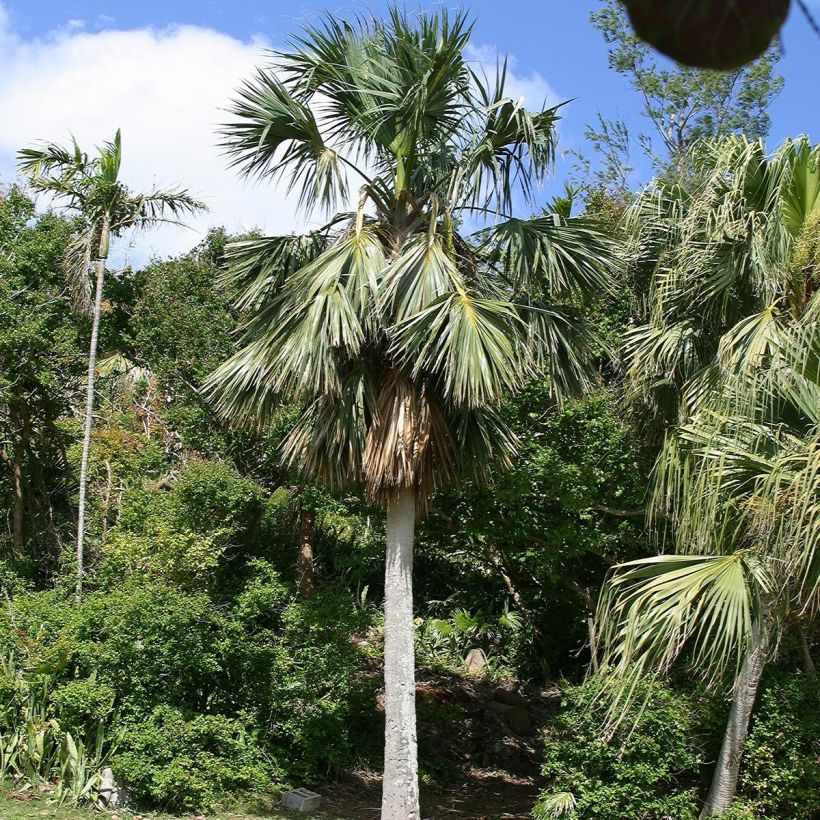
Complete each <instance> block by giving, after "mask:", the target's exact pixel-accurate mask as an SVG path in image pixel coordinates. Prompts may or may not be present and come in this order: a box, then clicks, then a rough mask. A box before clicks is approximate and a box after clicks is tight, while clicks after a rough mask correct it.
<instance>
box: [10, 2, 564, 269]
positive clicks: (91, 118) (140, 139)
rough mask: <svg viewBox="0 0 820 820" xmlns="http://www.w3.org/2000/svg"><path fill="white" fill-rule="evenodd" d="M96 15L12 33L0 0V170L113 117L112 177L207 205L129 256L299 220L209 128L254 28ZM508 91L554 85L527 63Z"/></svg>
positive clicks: (516, 93) (247, 54)
mask: <svg viewBox="0 0 820 820" xmlns="http://www.w3.org/2000/svg"><path fill="white" fill-rule="evenodd" d="M113 22H114V21H113V20H108V19H105V20H103V19H102V18H98V19H97V20H96V21H95V23H94V25H93V26H92V27H91V30H90V29H89V28H88V27H85V25H84V23H83V22H82V21H79V20H72V21H69V22H68V23H67V24H64V25H63V26H62V27H61V28H59V29H57V30H55V31H53V32H52V33H50V34H49V35H48V36H45V37H41V38H39V39H35V40H23V39H22V38H20V37H19V36H18V35H16V34H15V32H14V31H13V30H12V28H11V26H10V23H9V17H8V15H7V14H6V12H5V10H4V8H3V5H2V0H0V182H3V181H5V182H6V183H8V182H10V181H12V180H13V179H14V163H15V160H14V157H15V154H16V152H17V150H18V149H19V148H20V147H22V146H25V145H28V144H31V143H33V142H36V141H38V140H42V139H49V140H54V141H57V142H66V141H67V140H68V139H69V136H70V134H74V135H75V136H76V137H77V140H78V141H79V143H80V144H81V145H82V146H84V147H87V148H89V149H90V148H91V147H92V146H94V145H98V144H100V143H101V142H103V141H105V140H109V139H111V137H112V136H113V134H114V131H115V130H116V129H117V128H122V133H123V154H124V163H123V171H122V176H123V179H124V180H125V181H126V182H127V184H129V185H130V186H131V187H133V188H134V189H135V190H145V189H148V188H151V187H152V186H154V185H157V186H162V187H168V186H174V185H182V186H185V187H188V188H189V189H191V190H192V192H193V193H194V194H195V195H196V196H198V197H199V198H201V199H202V200H204V201H205V202H206V203H207V204H208V206H209V208H210V211H209V212H208V213H207V214H206V215H203V216H199V217H196V218H194V219H192V220H191V221H190V224H191V227H192V228H194V229H195V230H194V231H191V230H183V229H179V228H174V227H163V228H161V229H159V230H157V231H152V232H149V233H147V234H142V235H141V236H140V237H139V239H138V240H137V241H136V243H135V244H134V246H133V247H128V245H127V243H121V246H120V249H119V252H120V255H121V256H123V257H124V258H125V259H129V260H130V261H132V262H133V263H135V264H139V263H142V262H144V261H145V260H146V259H147V258H149V257H150V256H152V255H159V256H165V255H168V254H174V253H179V252H181V251H185V250H187V249H189V248H190V247H192V246H193V245H194V244H196V242H197V241H199V239H200V238H201V236H202V235H203V234H204V233H205V231H206V230H207V229H208V228H209V227H211V226H216V225H224V226H225V227H226V228H227V229H228V230H229V231H240V230H243V229H249V228H252V227H259V228H261V229H262V230H265V231H268V232H271V233H280V232H282V233H284V232H288V231H291V230H297V229H299V228H301V227H303V226H304V225H305V219H304V217H301V216H300V215H298V214H297V209H296V203H295V201H294V198H293V197H290V198H289V197H288V196H287V195H286V194H285V192H284V189H283V188H282V187H279V188H277V187H275V186H272V185H267V184H264V183H258V184H249V183H245V182H243V181H241V180H240V179H239V178H238V177H237V175H236V174H235V173H234V172H233V171H231V170H229V169H228V168H227V167H226V160H225V158H224V156H222V155H221V153H220V151H219V149H218V147H217V146H216V141H217V137H216V134H215V130H216V127H217V126H218V124H219V122H220V121H222V120H223V119H224V116H225V115H224V114H223V112H222V111H221V108H222V107H224V106H225V105H226V104H227V103H228V101H229V100H230V99H231V97H232V95H233V93H234V92H235V90H236V88H237V86H238V85H239V83H240V82H241V80H242V79H244V78H246V77H248V76H249V75H250V74H251V73H252V71H253V69H254V67H255V66H256V65H258V63H259V62H260V61H261V60H262V59H263V51H264V48H265V46H266V43H265V42H264V41H263V40H262V39H261V38H256V39H253V40H251V41H247V42H245V41H241V40H238V39H235V38H233V37H230V36H228V35H226V34H223V33H220V32H218V31H214V30H211V29H205V28H199V27H195V26H173V27H170V28H167V29H161V30H159V29H152V28H143V29H132V30H117V29H116V28H112V24H113ZM467 56H468V57H469V58H470V59H472V60H476V61H480V62H481V63H482V64H483V65H484V66H485V67H486V68H487V70H488V72H490V71H494V70H495V64H496V50H495V49H494V48H491V47H487V46H471V47H469V48H468V53H467ZM515 68H516V65H515V61H514V60H512V61H511V62H510V69H511V70H510V72H509V76H508V87H509V92H510V95H511V96H513V97H515V98H518V97H520V96H523V97H524V98H525V100H526V102H527V104H528V105H529V106H530V107H533V108H535V107H536V106H540V105H541V104H542V103H543V102H544V100H546V101H547V102H548V103H550V104H553V103H555V102H557V101H558V97H557V95H556V94H555V92H554V91H553V89H552V88H551V87H550V85H549V83H547V81H546V80H545V79H544V78H543V77H542V76H541V75H540V74H538V73H537V72H531V73H529V74H522V73H516V71H515Z"/></svg>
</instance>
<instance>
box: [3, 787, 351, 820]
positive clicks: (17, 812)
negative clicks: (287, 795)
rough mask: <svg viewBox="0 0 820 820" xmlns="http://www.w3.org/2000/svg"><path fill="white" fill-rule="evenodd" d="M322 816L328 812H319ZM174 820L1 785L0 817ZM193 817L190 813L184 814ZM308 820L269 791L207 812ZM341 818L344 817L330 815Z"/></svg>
mask: <svg viewBox="0 0 820 820" xmlns="http://www.w3.org/2000/svg"><path fill="white" fill-rule="evenodd" d="M320 816H321V817H322V818H328V817H329V815H327V814H325V813H322V814H321V815H320ZM136 818H144V820H177V818H175V817H174V815H170V814H155V813H145V814H143V813H141V812H132V811H130V810H129V811H124V810H123V811H115V812H104V811H100V810H99V809H95V808H93V807H91V806H83V807H79V808H78V807H72V806H67V805H60V803H59V801H57V800H55V799H54V798H53V797H49V795H48V794H43V795H32V794H28V793H23V794H18V793H16V792H14V791H11V790H9V789H8V787H5V788H0V820H136ZM187 818H193V815H187ZM260 818H263V819H264V820H294V818H301V820H311V815H306V814H295V813H293V812H287V811H283V810H282V809H280V808H279V807H278V801H277V800H276V799H275V798H273V797H272V796H270V795H259V796H258V797H254V798H252V799H248V800H247V801H245V802H243V803H239V804H238V805H236V806H235V807H233V808H232V809H231V810H230V811H220V812H218V813H217V814H211V815H208V820H251V819H252V820H260ZM330 820H343V818H335V817H334V818H330Z"/></svg>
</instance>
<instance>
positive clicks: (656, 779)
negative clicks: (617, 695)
mask: <svg viewBox="0 0 820 820" xmlns="http://www.w3.org/2000/svg"><path fill="white" fill-rule="evenodd" d="M643 689H644V691H643V695H645V696H646V698H648V699H647V700H646V703H645V705H644V706H643V707H642V708H641V707H636V706H633V707H631V709H630V712H629V714H628V715H625V716H624V720H623V721H622V724H621V725H620V726H619V728H618V729H617V730H616V731H615V732H614V734H611V735H610V736H609V737H606V736H602V731H601V730H602V725H603V723H602V722H603V720H604V713H603V712H602V710H601V708H600V701H599V697H600V683H599V681H598V680H596V679H594V678H593V679H590V680H589V681H587V682H586V683H585V684H584V685H583V686H571V685H567V686H566V687H564V688H563V698H562V708H561V711H560V712H559V714H558V715H557V716H556V717H555V718H554V719H553V721H552V723H551V724H550V725H549V727H548V728H547V730H546V733H545V738H544V765H543V775H544V777H546V778H547V779H548V780H549V782H550V785H549V787H548V789H547V791H546V792H545V793H544V794H543V795H542V798H541V801H540V802H539V804H538V805H537V806H536V808H535V810H534V812H533V815H534V817H536V818H539V820H547V818H552V817H560V816H562V815H563V816H567V817H576V816H577V817H579V818H586V817H596V818H601V819H602V820H621V818H624V817H630V818H635V819H636V820H663V818H667V817H674V818H676V819H677V820H687V819H689V820H694V818H696V817H697V816H698V788H697V787H698V777H699V772H698V769H699V766H700V765H701V763H702V759H701V750H700V744H699V739H698V736H697V731H696V727H697V723H696V717H697V714H698V710H699V704H698V702H697V700H696V699H695V698H694V697H692V696H686V695H682V694H678V693H676V692H675V691H673V690H672V689H670V688H668V687H666V686H664V685H661V684H657V683H656V684H653V685H652V687H651V689H650V688H648V687H647V686H644V687H643ZM644 699H645V698H643V697H642V698H641V700H644ZM559 795H560V796H561V799H558V796H559ZM567 795H570V796H571V798H572V800H571V799H570V798H569V797H567ZM572 806H574V808H572Z"/></svg>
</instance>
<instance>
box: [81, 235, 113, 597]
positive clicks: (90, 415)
mask: <svg viewBox="0 0 820 820" xmlns="http://www.w3.org/2000/svg"><path fill="white" fill-rule="evenodd" d="M103 243H105V244H104V245H103ZM100 246H101V249H104V250H105V253H104V254H103V253H101V254H100V257H101V258H100V259H98V260H97V261H96V267H97V284H96V289H95V291H94V314H93V317H92V320H91V344H90V346H89V349H88V386H87V388H86V396H85V423H84V425H83V455H82V460H81V461H80V500H79V504H78V509H77V584H76V588H75V594H74V597H75V598H76V599H77V600H78V601H79V600H80V598H81V597H82V594H83V560H84V556H83V551H84V542H85V504H86V492H87V489H88V456H89V453H90V452H91V428H92V427H93V425H94V380H95V377H96V374H97V339H98V337H99V333H100V314H101V313H102V295H103V281H104V279H105V257H106V256H107V255H108V226H107V224H106V225H104V226H103V236H102V239H101V241H100Z"/></svg>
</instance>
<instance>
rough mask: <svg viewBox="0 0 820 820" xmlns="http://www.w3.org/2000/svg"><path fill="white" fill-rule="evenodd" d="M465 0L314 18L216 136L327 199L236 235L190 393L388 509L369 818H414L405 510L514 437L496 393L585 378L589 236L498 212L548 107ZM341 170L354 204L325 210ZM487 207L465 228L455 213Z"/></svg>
mask: <svg viewBox="0 0 820 820" xmlns="http://www.w3.org/2000/svg"><path fill="white" fill-rule="evenodd" d="M470 30H471V26H470V24H469V23H468V21H467V19H466V17H465V15H464V14H457V15H455V16H451V15H448V14H447V13H444V12H442V13H441V14H435V15H425V14H421V15H418V16H416V17H414V18H413V20H412V21H410V20H408V18H406V17H405V16H404V15H403V14H402V13H401V12H399V11H397V10H392V11H391V12H390V14H389V17H388V19H387V20H386V21H384V22H377V21H370V22H365V21H359V22H358V23H357V24H356V25H355V26H354V25H350V24H347V23H343V22H339V21H337V20H335V19H333V18H331V17H328V18H326V20H325V21H324V23H323V24H321V25H320V26H318V27H308V28H306V29H305V30H304V31H303V32H302V33H301V34H300V35H299V36H297V37H296V38H295V40H294V45H293V47H292V50H290V51H286V52H277V53H275V54H273V55H272V63H271V65H270V66H269V67H268V68H266V69H264V70H260V71H259V72H258V74H257V75H256V77H255V78H254V79H253V80H251V81H249V82H248V83H246V84H245V86H244V87H243V88H242V89H241V91H240V92H239V96H238V98H237V99H236V101H235V102H234V104H233V108H232V112H233V117H234V119H233V121H232V122H231V123H230V124H228V125H227V126H226V127H225V129H224V141H225V146H226V149H227V151H228V153H229V155H230V156H231V157H232V160H233V163H234V165H235V166H237V167H238V168H239V169H241V171H242V172H243V173H244V174H246V175H248V176H257V177H262V176H270V177H274V178H278V177H282V176H284V177H285V178H286V179H287V180H288V190H289V191H296V193H297V195H298V197H299V199H300V201H301V203H302V204H303V205H304V206H305V207H306V208H308V209H310V208H315V207H317V206H324V207H325V208H326V209H327V210H328V211H329V212H330V213H335V215H334V216H333V217H332V218H331V219H330V221H329V222H328V223H327V224H326V225H325V226H324V227H323V228H320V229H318V230H315V231H312V232H311V233H308V234H306V235H303V236H278V237H268V238H261V239H252V240H249V241H245V242H240V243H237V244H235V245H233V247H232V248H231V250H230V271H229V278H230V281H231V283H232V285H233V286H237V285H238V286H240V287H241V289H242V296H241V297H240V299H239V303H238V304H239V307H240V308H241V309H243V310H245V311H246V315H247V319H246V321H245V323H244V326H243V329H242V330H243V342H242V347H241V349H240V350H239V351H238V352H237V353H236V354H235V355H234V356H233V357H232V358H231V359H230V360H229V361H227V362H226V363H225V364H223V365H222V366H221V367H220V368H219V369H218V370H217V371H216V372H215V373H214V374H212V376H211V377H210V378H209V380H208V382H207V384H206V389H207V390H208V391H209V393H210V395H211V396H212V397H213V399H214V402H215V404H216V406H217V408H218V409H219V411H220V412H221V413H222V414H224V415H225V416H227V417H231V418H233V419H235V420H238V421H245V422H250V423H253V424H260V423H263V422H264V420H265V419H266V417H267V415H268V413H269V412H270V411H272V410H274V409H275V407H276V406H277V403H278V402H280V401H282V400H287V401H292V402H297V403H299V405H300V407H301V413H300V415H299V417H298V420H297V421H296V423H295V426H294V427H293V429H292V431H291V432H290V434H289V436H288V437H287V439H286V441H285V444H284V447H283V456H284V459H285V461H286V462H288V463H289V464H291V465H293V466H295V467H297V468H299V469H300V470H301V471H302V472H303V473H305V474H306V476H307V477H309V478H313V479H320V480H322V481H324V482H325V484H327V485H328V486H329V487H331V488H339V487H343V486H348V485H355V486H361V487H363V488H364V490H365V492H366V495H367V497H368V498H369V499H371V500H372V501H373V502H376V503H380V504H384V505H385V506H386V508H387V545H386V561H385V604H384V606H385V619H384V666H385V672H384V676H385V713H386V732H385V770H384V786H383V798H382V817H383V818H385V820H398V818H401V820H407V818H411V819H412V818H418V817H419V802H418V801H419V798H418V767H417V752H416V723H415V663H414V648H413V640H414V635H413V600H412V564H413V538H414V528H415V524H416V518H417V515H418V513H419V512H421V511H423V510H424V509H425V508H426V507H427V505H428V503H429V499H430V497H431V495H432V493H433V492H434V490H436V489H437V488H439V487H443V486H446V485H448V484H452V483H453V482H455V481H456V480H457V479H458V477H459V476H460V475H461V474H463V473H464V471H470V472H471V474H473V475H475V476H477V477H479V478H480V477H481V476H483V475H484V474H485V473H486V471H487V469H488V467H489V465H490V463H491V461H495V462H496V463H504V462H505V461H509V459H510V454H511V452H512V450H513V447H514V441H513V437H512V435H511V434H510V432H509V430H508V428H507V426H506V425H505V423H504V420H503V418H502V416H501V414H500V413H499V412H498V409H497V407H498V405H499V403H500V402H501V401H502V400H503V399H504V398H505V397H506V396H508V395H509V393H510V392H511V391H513V390H514V389H515V388H517V387H518V386H519V385H520V384H521V383H522V381H523V380H524V379H526V378H528V377H529V376H530V375H531V374H534V373H536V372H538V371H540V370H541V369H542V368H547V369H548V371H549V373H550V375H551V378H552V383H553V385H554V387H555V390H556V391H557V392H560V391H564V390H568V389H573V388H578V387H579V386H581V385H583V384H584V383H585V380H586V379H587V376H588V368H587V362H586V360H585V353H586V352H587V349H588V347H589V344H588V335H587V333H586V332H585V331H584V328H583V325H582V322H581V319H580V314H579V311H578V305H579V304H580V303H581V302H582V300H583V298H584V297H585V296H586V295H588V294H590V293H594V292H596V291H597V292H600V290H601V289H602V288H605V287H607V286H608V282H609V275H608V274H609V270H608V267H609V261H608V260H609V259H610V253H609V248H608V244H607V241H606V239H605V238H604V237H603V236H601V235H600V233H599V231H598V230H597V229H596V228H595V226H594V225H592V224H590V223H588V222H587V221H586V220H584V219H583V218H567V217H565V216H561V215H558V214H547V215H544V216H541V217H538V218H535V219H523V220H522V219H515V218H513V217H512V216H511V215H510V211H511V209H512V206H513V199H514V196H517V195H521V196H522V197H523V198H524V200H527V199H528V198H529V199H531V197H532V194H533V191H534V188H535V186H536V185H537V184H538V183H539V182H540V181H541V180H542V179H543V178H544V176H545V175H546V173H547V171H548V169H549V168H550V165H551V162H552V160H553V157H554V152H555V131H554V126H555V122H556V120H557V117H558V115H557V110H556V109H555V108H547V109H545V110H543V111H540V112H538V113H531V112H530V111H528V110H526V109H525V108H524V107H523V105H522V104H521V102H520V101H519V102H516V101H514V100H512V99H509V98H508V97H507V96H506V94H505V80H506V67H505V65H504V64H501V65H500V66H499V67H498V69H497V71H496V73H495V76H494V77H493V78H492V79H491V80H488V79H487V77H485V76H484V75H483V74H482V73H480V72H478V71H473V70H471V68H470V66H469V64H468V63H467V62H466V61H465V59H464V56H463V49H464V47H465V45H466V43H467V41H468V38H469V36H470ZM350 180H352V181H354V182H355V184H356V186H357V189H358V190H357V192H356V195H355V196H354V202H355V206H354V207H353V208H352V209H351V210H348V211H344V210H343V211H341V212H336V209H337V206H338V205H339V203H343V202H345V201H346V192H347V185H348V181H350ZM477 214H478V215H480V216H482V217H487V219H488V223H487V224H488V227H485V228H484V229H482V230H480V231H477V232H475V233H474V235H472V236H466V235H465V234H463V233H462V232H461V230H460V229H461V227H462V225H463V224H464V221H465V220H468V219H471V218H472V219H474V218H475V216H476V215H477Z"/></svg>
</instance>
